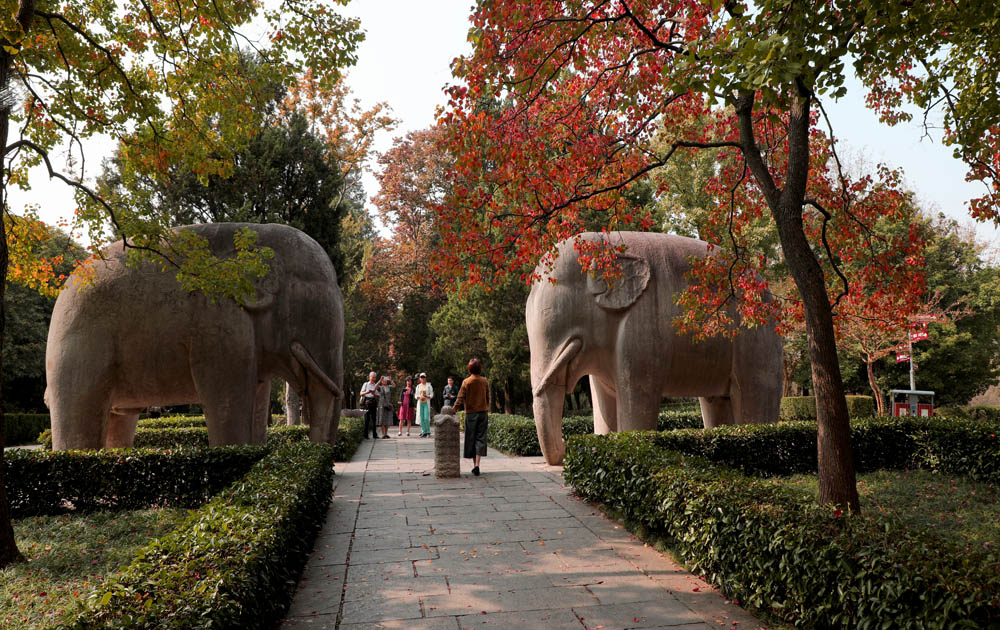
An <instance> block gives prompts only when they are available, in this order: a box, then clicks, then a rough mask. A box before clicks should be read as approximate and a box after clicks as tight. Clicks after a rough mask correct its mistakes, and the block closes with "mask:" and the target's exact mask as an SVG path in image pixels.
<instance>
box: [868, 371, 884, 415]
mask: <svg viewBox="0 0 1000 630" xmlns="http://www.w3.org/2000/svg"><path fill="white" fill-rule="evenodd" d="M874 364H875V361H873V360H871V358H869V357H866V358H865V368H866V369H867V371H868V386H869V387H871V388H872V394H873V395H874V396H875V414H876V415H877V416H878V417H879V418H881V417H882V416H884V415H885V401H883V400H882V390H881V389H880V388H879V386H878V383H877V382H876V381H875V368H874Z"/></svg>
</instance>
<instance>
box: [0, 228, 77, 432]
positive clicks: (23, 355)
mask: <svg viewBox="0 0 1000 630" xmlns="http://www.w3.org/2000/svg"><path fill="white" fill-rule="evenodd" d="M22 220H23V219H22ZM46 231H47V232H48V236H47V237H45V238H44V240H40V241H39V242H38V243H37V244H35V246H34V247H35V249H36V254H35V255H36V256H38V257H41V258H46V259H50V260H53V259H55V260H57V261H58V262H57V263H56V264H55V265H54V267H53V270H52V272H53V273H54V274H56V276H65V275H69V273H70V272H71V271H72V270H73V267H74V266H75V265H76V263H77V261H79V260H82V259H83V258H86V256H87V252H86V250H85V249H84V248H83V247H81V246H80V245H78V244H77V243H76V242H74V241H73V240H72V239H71V238H70V237H69V236H67V235H66V234H65V233H63V232H62V231H60V230H57V229H53V228H47V229H46ZM55 301H56V299H55V296H54V295H51V294H42V293H39V292H38V291H37V290H36V289H32V288H29V287H27V286H24V285H23V284H18V283H11V282H8V284H7V290H6V291H5V293H4V310H5V312H6V321H5V322H4V331H3V337H4V346H3V366H4V370H3V391H4V393H5V396H4V405H5V407H6V410H7V411H15V412H39V413H41V412H44V411H45V410H46V409H45V403H44V401H43V400H42V396H43V394H44V393H45V341H46V337H47V336H48V332H49V318H50V317H51V315H52V307H53V306H54V305H55Z"/></svg>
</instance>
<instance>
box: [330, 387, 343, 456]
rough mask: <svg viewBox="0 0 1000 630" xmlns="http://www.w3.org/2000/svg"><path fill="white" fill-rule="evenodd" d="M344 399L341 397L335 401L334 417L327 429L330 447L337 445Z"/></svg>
mask: <svg viewBox="0 0 1000 630" xmlns="http://www.w3.org/2000/svg"><path fill="white" fill-rule="evenodd" d="M343 402H344V399H343V398H342V397H340V396H338V397H336V398H335V399H334V401H333V416H332V417H331V418H330V425H329V426H328V427H327V434H326V441H327V443H328V444H329V445H330V446H336V444H337V431H338V430H339V429H340V410H341V407H342V405H343Z"/></svg>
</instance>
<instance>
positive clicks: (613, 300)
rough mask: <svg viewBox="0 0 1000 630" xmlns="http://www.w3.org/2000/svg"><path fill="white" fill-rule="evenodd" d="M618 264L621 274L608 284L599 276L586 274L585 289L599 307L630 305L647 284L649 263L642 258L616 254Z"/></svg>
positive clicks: (619, 307)
mask: <svg viewBox="0 0 1000 630" xmlns="http://www.w3.org/2000/svg"><path fill="white" fill-rule="evenodd" d="M618 265H619V266H620V267H621V272H622V275H621V277H620V278H617V279H615V280H613V281H612V284H610V285H609V284H608V282H607V281H606V280H605V279H604V278H602V277H600V276H591V275H589V274H588V275H587V290H588V291H589V292H590V294H591V295H593V296H594V299H596V300H597V304H598V305H599V306H600V307H601V308H606V309H608V310H611V311H620V310H623V309H626V308H628V307H630V306H632V304H633V303H634V302H635V301H636V300H638V299H639V296H640V295H642V292H643V291H645V290H646V286H647V285H648V284H649V263H648V262H646V260H645V259H644V258H638V257H635V256H618Z"/></svg>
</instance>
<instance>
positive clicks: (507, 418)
mask: <svg viewBox="0 0 1000 630" xmlns="http://www.w3.org/2000/svg"><path fill="white" fill-rule="evenodd" d="M460 418H461V420H462V430H463V431H464V430H465V414H461V416H460ZM701 426H702V421H701V411H700V410H692V409H680V410H667V411H661V412H660V415H659V417H658V419H657V429H658V430H660V431H666V430H669V429H682V428H689V427H701ZM593 432H594V419H593V417H592V416H570V417H566V418H563V422H562V433H563V439H569V437H570V436H571V435H587V434H589V433H593ZM486 440H487V442H488V443H489V445H490V446H492V447H493V448H495V449H497V450H498V451H501V452H503V453H506V454H508V455H519V456H522V457H533V456H538V455H541V454H542V448H541V446H540V445H539V444H538V431H537V429H536V428H535V421H534V420H533V419H531V418H528V417H526V416H516V415H508V414H502V413H491V414H490V417H489V425H488V428H487V432H486Z"/></svg>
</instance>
